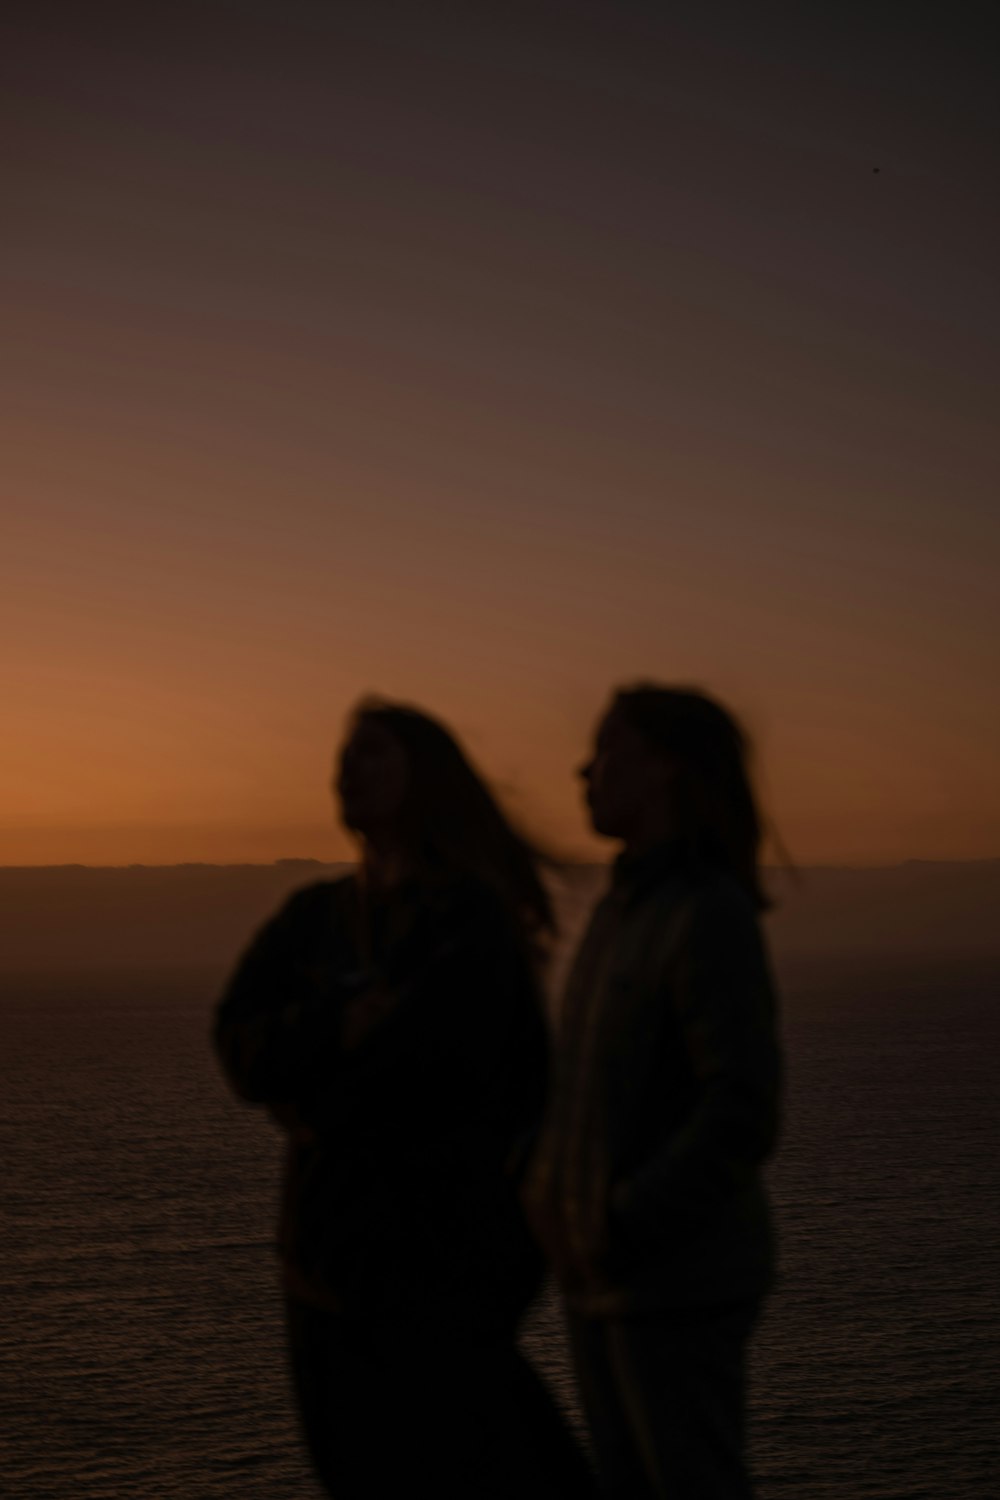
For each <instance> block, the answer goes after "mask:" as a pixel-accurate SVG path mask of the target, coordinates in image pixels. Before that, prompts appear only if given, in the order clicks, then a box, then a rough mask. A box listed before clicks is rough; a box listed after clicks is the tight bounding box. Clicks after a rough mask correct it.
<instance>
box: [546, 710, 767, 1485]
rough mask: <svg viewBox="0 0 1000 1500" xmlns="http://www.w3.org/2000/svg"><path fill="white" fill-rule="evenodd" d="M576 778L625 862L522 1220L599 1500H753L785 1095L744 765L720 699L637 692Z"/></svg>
mask: <svg viewBox="0 0 1000 1500" xmlns="http://www.w3.org/2000/svg"><path fill="white" fill-rule="evenodd" d="M581 776H582V778H583V781H584V783H585V787H586V798H587V804H588V808H589V813H590V820H591V823H592V825H593V828H594V830H595V832H597V833H599V834H602V835H604V836H606V837H608V838H612V839H616V840H618V841H619V842H620V844H621V846H622V850H621V853H620V855H619V857H618V859H617V861H616V863H615V866H614V872H613V878H612V881H611V885H610V889H609V891H608V893H607V895H606V896H605V897H604V898H603V900H602V901H601V902H600V903H599V904H598V906H597V908H596V909H595V911H594V914H593V916H592V919H591V922H590V925H589V928H588V930H587V933H586V935H585V937H584V939H583V943H582V945H581V947H580V949H579V952H578V954H577V957H576V960H575V963H574V966H573V969H572V972H571V974H570V977H569V981H568V986H567V991H566V996H565V1002H564V1007H563V1015H562V1023H561V1036H560V1043H559V1047H558V1055H557V1063H556V1074H555V1083H554V1087H553V1090H552V1096H551V1100H550V1104H549V1108H548V1111H547V1115H546V1120H545V1124H544V1126H543V1129H542V1131H541V1135H540V1140H539V1144H538V1147H537V1149H536V1152H535V1154H534V1157H533V1160H532V1163H531V1166H530V1167H529V1169H528V1173H527V1177H526V1182H525V1189H524V1199H525V1204H526V1207H527V1209H528V1213H529V1217H530V1219H531V1221H532V1223H533V1225H534V1227H535V1230H536V1233H537V1234H538V1236H539V1239H540V1240H541V1241H542V1243H543V1244H544V1245H545V1247H546V1249H547V1250H548V1253H549V1256H550V1258H551V1261H552V1264H553V1266H554V1268H555V1270H556V1272H557V1274H558V1276H559V1278H560V1281H561V1284H562V1287H563V1291H564V1293H565V1297H566V1300H567V1304H568V1310H569V1323H570V1333H571V1341H572V1345H573V1353H574V1359H575V1364H576V1369H577V1374H578V1378H579V1383H580V1389H581V1395H582V1399H583V1404H584V1408H585V1411H586V1415H587V1418H588V1422H589V1425H590V1428H591V1432H592V1435H593V1439H594V1446H595V1451H596V1456H597V1460H598V1465H599V1468H600V1472H601V1477H602V1479H603V1481H604V1483H605V1485H606V1487H607V1489H608V1491H609V1492H610V1493H612V1494H615V1495H619V1494H620V1495H623V1496H625V1495H628V1496H630V1497H647V1496H648V1497H653V1496H670V1497H671V1500H696V1497H697V1500H707V1497H709V1496H711V1497H713V1500H748V1497H749V1496H750V1495H751V1482H750V1478H749V1475H748V1471H747V1466H746V1462H745V1455H744V1439H743V1425H744V1403H745V1375H744V1369H745V1351H746V1345H747V1340H748V1338H749V1336H750V1333H751V1330H752V1328H753V1326H754V1323H755V1321H756V1318H757V1316H758V1313H759V1310H760V1306H761V1302H762V1299H763V1297H764V1295H765V1293H766V1291H767V1289H768V1286H769V1284H770V1281H771V1275H772V1263H773V1248H772V1236H771V1229H770V1223H769V1215H768V1207H767V1199H766V1195H765V1191H764V1187H763V1184H762V1181H761V1172H760V1168H761V1164H762V1162H763V1161H764V1159H765V1157H766V1156H767V1155H768V1154H769V1152H770V1150H771V1149H772V1146H773V1142H774V1139H775V1134H776V1130H777V1121H778V1109H779V1095H780V1076H781V1064H780V1055H779V1047H778V1041H777V1035H776V1019H775V998H774V991H773V986H772V982H771V978H770V973H769V967H768V962H767V958H766V954H765V950H764V945H763V941H762V937H761V932H760V926H759V920H758V918H759V913H760V912H761V911H762V910H763V909H764V907H765V906H766V905H767V901H766V897H765V895H764V892H763V890H762V885H761V879H760V871H759V855H760V845H761V839H762V824H761V818H760V814H759V811H758V807H757V802H756V798H755V795H754V791H753V786H752V783H751V777H750V772H749V751H748V744H747V740H746V736H745V734H744V733H743V731H742V729H741V728H740V726H739V724H738V723H737V722H736V720H735V719H734V718H733V716H732V715H731V714H730V713H729V712H728V711H727V710H726V709H724V708H723V707H722V706H721V705H720V704H719V703H717V702H716V701H715V700H714V699H712V698H710V697H708V696H707V695H706V694H704V693H701V692H698V691H695V690H691V689H684V688H668V687H658V686H655V685H650V684H641V685H639V686H637V687H632V688H628V689H624V690H622V691H619V692H618V693H616V695H615V696H614V698H613V700H612V703H611V705H610V707H609V708H608V710H607V712H606V713H605V715H604V717H603V719H602V720H601V723H600V725H599V726H598V731H597V736H596V741H595V744H594V749H593V753H592V755H591V756H590V757H589V758H588V760H587V762H586V764H585V765H584V766H583V767H582V768H581Z"/></svg>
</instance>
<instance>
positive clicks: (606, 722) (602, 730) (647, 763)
mask: <svg viewBox="0 0 1000 1500" xmlns="http://www.w3.org/2000/svg"><path fill="white" fill-rule="evenodd" d="M578 774H579V776H580V777H581V778H582V780H583V782H584V786H585V796H586V801H587V809H588V811H589V813H590V821H591V824H592V826H593V829H594V832H595V833H600V834H603V835H604V836H605V837H607V838H617V839H629V838H632V837H634V836H635V835H636V834H638V833H640V832H641V830H642V828H643V826H644V825H645V823H646V822H648V821H649V819H650V817H651V816H654V815H655V816H659V815H661V814H662V811H663V810H664V809H665V808H666V806H667V804H668V802H669V801H670V799H671V796H672V781H673V776H672V769H671V766H670V763H669V762H668V761H667V759H666V758H665V757H664V756H663V755H662V754H660V753H659V752H658V751H657V750H655V749H654V748H653V746H652V745H650V743H649V741H648V740H647V739H646V737H645V735H643V734H641V733H640V732H639V730H638V729H636V728H634V727H633V725H631V724H630V723H629V722H628V720H627V719H626V718H625V716H624V715H623V714H622V713H621V712H620V711H618V710H617V709H614V708H612V709H611V711H610V712H609V713H607V714H606V715H605V716H604V718H603V719H602V720H601V722H600V724H599V725H598V727H597V733H596V735H595V738H594V751H593V754H592V755H591V757H590V759H589V760H588V761H586V762H585V764H584V765H582V766H581V767H580V769H579V772H578Z"/></svg>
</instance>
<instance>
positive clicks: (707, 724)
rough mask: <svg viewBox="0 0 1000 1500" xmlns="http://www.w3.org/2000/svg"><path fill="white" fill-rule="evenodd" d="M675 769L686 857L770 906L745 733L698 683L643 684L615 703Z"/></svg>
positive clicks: (761, 907)
mask: <svg viewBox="0 0 1000 1500" xmlns="http://www.w3.org/2000/svg"><path fill="white" fill-rule="evenodd" d="M612 708H613V710H614V711H617V712H618V713H619V714H621V715H622V717H623V718H624V719H625V720H626V722H627V723H629V724H630V725H631V726H632V727H633V729H637V730H638V731H639V733H640V734H641V735H642V736H643V738H644V739H646V740H647V741H648V742H649V744H651V745H652V746H654V747H655V748H656V749H657V750H658V751H661V752H662V753H663V754H664V755H666V756H669V758H670V759H671V761H673V762H674V763H675V764H676V766H677V768H678V784H677V817H678V820H679V829H678V832H679V834H680V837H681V839H682V840H683V842H684V844H685V845H686V850H687V853H688V856H689V857H690V858H691V859H692V860H693V861H694V862H696V863H699V864H702V865H709V866H712V867H714V868H716V869H722V870H725V871H726V872H727V873H728V874H729V875H731V876H732V877H733V878H734V879H735V880H737V881H738V882H739V884H740V885H742V886H743V888H744V889H745V890H746V891H747V893H748V894H749V895H750V897H751V898H752V900H753V901H754V903H755V905H756V906H757V907H758V909H759V910H765V909H766V908H767V907H769V906H770V904H771V903H770V901H769V899H768V897H767V895H766V894H765V892H764V889H763V886H762V884H761V874H760V851H761V845H762V843H763V838H764V825H763V819H762V817H761V813H760V809H759V807H758V804H757V798H756V796H755V794H754V789H753V783H752V781H751V776H750V769H749V762H750V757H751V747H750V743H749V740H748V738H747V735H746V732H745V731H744V730H743V728H742V727H741V726H740V724H739V723H738V722H737V720H736V719H735V718H734V717H733V715H732V714H731V713H730V712H729V711H728V710H727V709H725V708H723V707H722V705H721V704H720V703H717V702H716V701H715V699H714V698H710V697H709V696H708V695H707V694H706V693H703V692H700V691H699V690H697V689H695V688H672V687H658V686H656V685H655V684H652V683H639V684H637V685H636V686H634V687H629V688H622V689H620V690H619V691H618V692H617V693H616V694H615V698H614V702H613V705H612Z"/></svg>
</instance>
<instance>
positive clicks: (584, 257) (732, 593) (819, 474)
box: [0, 0, 1000, 864]
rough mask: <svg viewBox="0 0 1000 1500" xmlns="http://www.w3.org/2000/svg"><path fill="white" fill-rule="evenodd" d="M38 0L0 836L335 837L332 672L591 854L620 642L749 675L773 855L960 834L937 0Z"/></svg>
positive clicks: (38, 850)
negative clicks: (586, 765) (439, 729)
mask: <svg viewBox="0 0 1000 1500" xmlns="http://www.w3.org/2000/svg"><path fill="white" fill-rule="evenodd" d="M25 11H26V16H27V19H26V20H25V21H23V22H22V23H20V24H19V25H8V26H7V28H6V31H7V35H6V37H5V39H4V45H3V54H4V55H3V61H2V63H0V84H2V95H0V99H2V122H0V126H2V128H0V141H2V153H3V196H2V202H3V210H2V213H3V232H2V236H0V255H2V262H3V267H4V278H3V282H4V293H3V295H4V302H5V306H4V310H3V327H4V337H3V340H2V343H0V427H2V440H3V480H4V505H3V513H2V522H0V691H2V695H3V704H4V710H5V713H4V732H3V735H2V739H0V765H2V777H0V863H2V864H45V863H62V862H71V861H81V862H86V863H94V864H119V863H128V862H133V861H135V862H146V863H157V862H164V863H168V862H174V861H181V860H209V861H237V860H270V859H274V858H280V857H283V856H315V857H321V858H322V857H329V858H341V857H346V855H347V852H348V847H349V846H348V845H347V843H346V842H345V841H344V839H343V838H342V836H341V835H340V834H339V833H338V831H337V829H336V826H335V823H334V821H333V818H332V814H331V810H330V802H329V793H328V780H329V771H330V762H331V756H332V752H333V748H334V746H335V744H336V741H337V738H338V735H339V733H340V727H341V725H342V722H343V719H344V716H345V714H346V712H347V711H348V709H349V708H350V705H351V704H352V703H353V702H354V701H355V700H356V699H357V698H358V697H359V695H361V694H363V693H364V692H366V691H369V690H375V691H378V692H380V693H383V694H388V695H392V696H398V697H402V698H405V699H407V700H410V701H414V702H417V703H419V704H421V705H424V706H426V707H428V708H430V709H432V710H433V711H435V712H437V713H438V714H440V715H441V716H443V717H444V718H445V719H446V720H447V721H448V722H450V723H451V724H452V725H453V726H454V727H455V728H456V729H457V730H458V731H459V732H460V733H461V734H462V736H463V737H464V739H465V741H466V743H467V744H468V746H469V748H470V749H471V751H472V753H473V754H474V756H475V757H476V759H477V760H478V762H479V763H480V764H481V766H482V767H483V768H484V770H486V771H487V772H488V773H489V774H490V776H491V777H492V778H494V780H495V781H496V782H497V783H499V784H500V786H501V787H502V788H504V789H505V791H506V793H507V794H508V796H509V798H510V803H511V805H512V806H513V807H514V808H515V809H516V810H517V812H518V813H519V815H520V816H521V818H522V820H523V821H524V822H526V823H527V824H529V825H530V826H532V827H533V828H535V829H537V830H539V831H540V832H541V833H542V834H543V835H544V836H545V837H547V838H548V839H550V840H551V841H552V842H553V843H555V844H556V845H557V846H558V847H560V848H564V849H568V850H572V851H574V852H577V853H580V854H584V855H592V854H593V853H595V852H596V851H597V850H598V849H599V847H600V846H599V845H598V844H597V843H596V842H595V841H590V842H588V840H587V838H586V837H585V835H584V833H583V820H582V816H581V810H580V804H579V795H578V790H577V787H576V785H575V784H574V781H573V775H572V772H573V769H574V767H575V766H576V765H577V764H578V763H579V760H580V758H581V755H582V753H583V750H584V748H585V745H586V740H587V737H588V735H589V733H590V731H591V728H592V725H593V722H594V719H595V718H596V716H597V715H598V713H599V712H600V709H601V707H602V705H603V703H604V702H605V700H606V698H607V696H608V693H609V690H610V689H611V687H612V686H613V685H614V684H616V683H618V682H620V681H623V680H624V681H627V680H631V679H635V678H637V677H654V678H656V679H660V680H663V681H668V682H683V683H697V684H701V685H703V686H705V687H708V688H710V689H712V690H714V691H715V692H717V693H718V694H719V695H721V696H722V697H723V699H724V700H726V701H727V702H729V703H730V704H731V705H732V706H733V707H735V708H736V709H737V711H739V712H740V713H741V714H742V715H743V716H744V717H745V720H746V722H747V724H748V726H749V728H750V730H751V732H752V733H753V735H754V737H755V739H756V742H757V744H758V747H759V751H760V757H761V764H762V769H763V788H764V792H765V796H766V800H767V803H768V805H769V806H770V807H771V809H772V811H773V813H774V815H775V818H776V821H777V823H778V825H779V827H780V829H781V832H782V835H783V838H784V841H785V843H786V844H787V845H788V846H789V848H790V850H791V852H792V854H793V855H794V856H795V857H796V859H798V860H800V861H802V862H813V861H840V860H850V861H860V862H880V861H890V860H895V859H905V858H911V857H924V858H967V857H981V856H993V855H1000V791H998V776H997V767H998V763H1000V694H998V693H997V688H996V683H997V681H998V680H1000V659H998V658H1000V650H998V642H1000V619H998V615H1000V588H998V578H997V572H998V570H997V560H998V550H997V548H998V541H1000V506H998V495H1000V461H998V443H997V427H998V423H997V417H998V400H997V392H998V376H1000V296H998V279H997V267H998V265H1000V232H998V230H1000V216H998V213H997V144H998V139H1000V105H998V102H997V101H998V93H1000V91H998V90H997V88H996V76H995V54H994V53H992V52H990V51H989V50H988V49H987V46H986V39H985V36H983V35H977V34H976V31H975V29H974V26H975V24H976V23H974V22H972V21H970V19H969V17H970V16H971V14H972V13H971V11H969V12H968V14H966V12H965V11H964V10H963V8H957V9H948V8H945V7H940V8H939V10H938V22H937V25H938V26H939V27H947V28H949V29H948V30H946V31H941V30H926V29H924V27H925V25H926V23H925V22H923V21H922V20H921V19H920V16H919V15H918V8H917V7H903V6H899V5H896V6H894V7H891V8H886V9H885V10H884V12H883V11H880V9H879V7H878V6H872V7H861V6H858V7H851V6H847V7H844V6H843V5H838V6H834V5H822V4H818V5H798V6H794V7H788V6H784V5H782V6H773V7H768V6H763V7H755V6H754V7H752V6H746V5H739V6H737V5H732V6H719V7H712V6H694V5H691V6H680V7H673V6H667V5H653V4H647V3H635V4H631V3H620V4H618V3H616V4H611V3H607V4H596V3H591V0H581V3H572V4H571V3H566V4H563V5H559V4H553V3H549V0H540V3H539V4H537V5H492V4H483V5H482V6H479V5H475V4H466V5H462V6H459V5H455V6H452V7H444V6H440V5H435V4H433V3H429V4H427V5H426V6H425V5H423V4H405V3H396V4H385V3H381V0H358V3H353V0H350V3H343V4H335V3H319V0H315V3H305V0H285V3H277V0H273V3H268V4H255V3H241V4H237V3H235V0H233V3H226V0H215V3H213V0H206V3H204V4H202V5H198V6H191V5H184V4H180V5H175V6H172V7H167V6H163V7H158V6H155V5H154V6H143V5H135V6H121V7H113V8H112V7H102V6H100V5H97V6H94V7H91V6H83V5H81V6H71V5H64V6H58V5H57V6H48V7H47V6H45V5H42V6H41V7H38V8H30V9H29V8H27V7H26V8H25ZM845 12H846V13H845ZM881 15H884V16H885V17H891V19H886V20H884V22H883V21H881V20H880V19H879V17H880V16H881ZM970 28H972V29H970Z"/></svg>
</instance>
